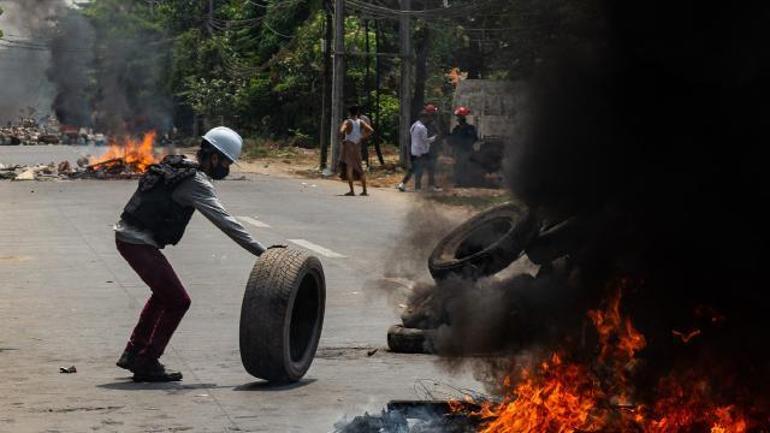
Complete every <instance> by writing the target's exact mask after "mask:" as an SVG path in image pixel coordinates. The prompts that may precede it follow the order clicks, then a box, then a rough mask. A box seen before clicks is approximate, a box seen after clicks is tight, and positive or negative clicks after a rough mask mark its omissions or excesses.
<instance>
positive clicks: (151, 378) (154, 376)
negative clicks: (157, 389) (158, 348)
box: [132, 359, 182, 382]
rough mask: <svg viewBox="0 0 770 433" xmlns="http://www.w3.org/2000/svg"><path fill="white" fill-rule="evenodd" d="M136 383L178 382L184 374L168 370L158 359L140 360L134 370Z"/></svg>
mask: <svg viewBox="0 0 770 433" xmlns="http://www.w3.org/2000/svg"><path fill="white" fill-rule="evenodd" d="M133 372H134V377H133V378H132V379H133V381H134V382H176V381H178V380H182V373H180V372H178V371H173V370H168V369H166V367H165V366H164V365H163V364H161V363H160V362H158V360H157V359H149V360H148V359H139V360H137V362H136V368H135V369H134V370H133Z"/></svg>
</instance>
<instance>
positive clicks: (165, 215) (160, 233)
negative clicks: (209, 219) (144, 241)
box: [120, 155, 198, 248]
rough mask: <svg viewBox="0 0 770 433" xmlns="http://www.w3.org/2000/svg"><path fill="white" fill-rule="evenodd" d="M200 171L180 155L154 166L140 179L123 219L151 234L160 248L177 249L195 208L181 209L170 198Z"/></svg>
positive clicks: (164, 159)
mask: <svg viewBox="0 0 770 433" xmlns="http://www.w3.org/2000/svg"><path fill="white" fill-rule="evenodd" d="M197 171H198V164H196V163H195V162H193V161H191V160H189V159H186V158H185V157H184V156H180V155H170V156H167V157H165V158H163V160H162V161H161V162H160V164H154V165H151V166H150V168H149V169H148V170H147V173H145V174H144V175H143V176H142V177H141V179H139V188H137V190H136V192H135V193H134V195H133V196H132V197H131V200H129V201H128V204H127V205H126V207H125V208H124V209H123V214H121V216H120V218H121V219H122V220H123V221H125V222H127V223H128V224H130V225H132V226H134V227H136V228H138V229H141V230H149V231H150V232H151V233H152V234H153V238H154V239H155V242H156V243H157V244H158V246H159V247H160V248H163V247H165V246H166V245H168V244H171V245H176V244H177V243H178V242H179V240H180V239H182V235H183V234H184V230H185V228H186V227H187V224H188V223H189V222H190V218H191V217H192V214H193V212H195V208H193V207H185V206H181V205H179V204H178V203H177V202H175V201H174V200H173V199H172V198H171V194H172V193H173V192H174V189H176V187H177V186H179V184H180V183H181V182H182V181H183V180H185V179H189V178H191V177H193V176H195V174H196V173H197Z"/></svg>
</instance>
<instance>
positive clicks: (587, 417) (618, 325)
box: [457, 281, 758, 433]
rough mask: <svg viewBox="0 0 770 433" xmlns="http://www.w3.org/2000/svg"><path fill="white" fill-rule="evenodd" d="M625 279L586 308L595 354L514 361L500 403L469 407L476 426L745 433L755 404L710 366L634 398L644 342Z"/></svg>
mask: <svg viewBox="0 0 770 433" xmlns="http://www.w3.org/2000/svg"><path fill="white" fill-rule="evenodd" d="M627 285H628V281H622V282H619V283H617V288H616V289H615V291H614V294H613V295H612V296H611V297H610V299H609V300H608V302H606V306H605V307H604V309H598V310H591V311H589V312H588V318H589V319H590V322H591V323H592V324H593V327H594V328H595V330H596V333H597V335H598V343H599V345H598V350H597V351H596V353H595V355H594V356H592V357H589V359H586V357H585V356H582V357H581V356H580V355H578V354H577V352H579V351H578V350H569V349H566V348H565V349H564V350H563V351H559V352H554V353H552V354H550V355H549V356H547V357H546V358H545V359H544V360H542V361H540V362H539V364H535V365H531V366H528V367H520V366H519V367H515V368H514V372H513V373H511V374H510V375H508V376H506V378H505V380H504V384H503V385H504V389H506V390H507V392H506V393H505V395H504V397H503V400H502V402H490V401H483V402H479V403H478V404H479V405H480V406H481V410H480V411H478V412H473V413H469V415H472V416H477V417H480V418H481V419H483V420H484V422H483V423H482V426H481V428H480V429H479V430H478V431H479V432H481V433H542V432H559V433H575V432H639V433H689V432H699V433H700V432H706V433H744V432H748V431H750V429H751V428H756V427H757V424H758V423H757V422H754V421H752V419H751V416H750V410H746V408H741V407H739V406H738V405H736V404H732V403H730V402H723V401H719V397H718V395H720V394H722V393H723V392H724V390H715V389H711V388H710V387H709V385H708V383H707V380H706V376H707V375H708V372H703V371H697V370H690V371H687V372H670V373H669V374H668V375H667V376H665V377H663V378H661V379H660V380H659V381H658V382H657V383H658V385H657V387H656V389H655V393H654V395H653V396H652V397H648V398H647V399H645V400H646V401H649V402H650V403H647V402H638V401H636V398H637V396H636V395H635V394H636V393H635V389H634V386H633V382H634V381H633V379H632V376H633V375H634V374H635V373H636V372H637V370H639V369H640V368H643V367H640V364H641V362H640V361H639V360H638V359H637V358H636V354H637V353H638V352H639V351H641V350H643V349H644V348H645V347H646V345H647V342H646V340H645V337H644V336H643V335H642V334H641V333H640V332H639V331H638V330H637V329H636V328H635V327H634V326H633V324H632V322H631V320H630V318H628V317H625V316H623V315H622V313H621V308H620V305H621V296H622V292H623V289H625V288H627ZM725 387H726V388H727V387H729V386H728V384H725ZM471 403H472V402H471ZM457 407H458V410H459V411H462V410H461V409H459V408H461V406H457Z"/></svg>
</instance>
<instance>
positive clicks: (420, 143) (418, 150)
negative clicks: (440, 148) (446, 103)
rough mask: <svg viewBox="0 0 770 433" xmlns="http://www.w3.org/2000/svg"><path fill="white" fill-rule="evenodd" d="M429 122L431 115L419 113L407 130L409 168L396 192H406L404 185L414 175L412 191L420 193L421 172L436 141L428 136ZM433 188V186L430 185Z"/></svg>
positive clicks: (423, 112)
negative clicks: (409, 141)
mask: <svg viewBox="0 0 770 433" xmlns="http://www.w3.org/2000/svg"><path fill="white" fill-rule="evenodd" d="M430 120H431V114H430V113H428V112H427V111H424V110H423V111H421V112H420V114H419V116H418V118H417V121H416V122H414V124H412V127H411V128H410V130H409V133H410V136H411V146H410V153H411V155H410V161H411V166H410V167H409V171H407V172H406V176H404V178H403V179H402V180H401V183H399V184H398V190H399V191H401V192H404V191H406V184H407V183H409V180H410V179H411V178H412V175H414V190H415V191H420V190H421V189H422V172H423V170H424V169H425V167H426V164H427V161H428V160H429V158H430V146H431V144H432V143H433V142H434V141H436V138H437V137H436V135H433V136H429V134H428V127H427V126H426V124H427V123H429V122H430ZM430 186H435V185H430Z"/></svg>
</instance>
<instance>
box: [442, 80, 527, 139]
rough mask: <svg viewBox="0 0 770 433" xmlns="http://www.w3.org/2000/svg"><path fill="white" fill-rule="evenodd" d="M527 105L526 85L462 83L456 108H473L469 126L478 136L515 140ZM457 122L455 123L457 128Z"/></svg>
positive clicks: (471, 81)
mask: <svg viewBox="0 0 770 433" xmlns="http://www.w3.org/2000/svg"><path fill="white" fill-rule="evenodd" d="M524 104H525V91H524V85H523V83H520V82H513V81H492V80H462V81H460V84H458V86H457V89H456V90H455V96H454V106H455V107H457V106H460V105H464V106H466V107H468V108H470V109H471V112H472V114H471V116H469V121H470V123H472V124H474V125H476V128H478V131H479V137H480V138H481V139H482V140H483V139H485V138H492V137H501V138H510V137H513V135H514V132H515V129H516V122H517V119H518V117H520V116H519V115H520V113H521V111H522V109H523V107H524ZM454 123H455V120H454V119H453V120H452V126H454Z"/></svg>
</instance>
